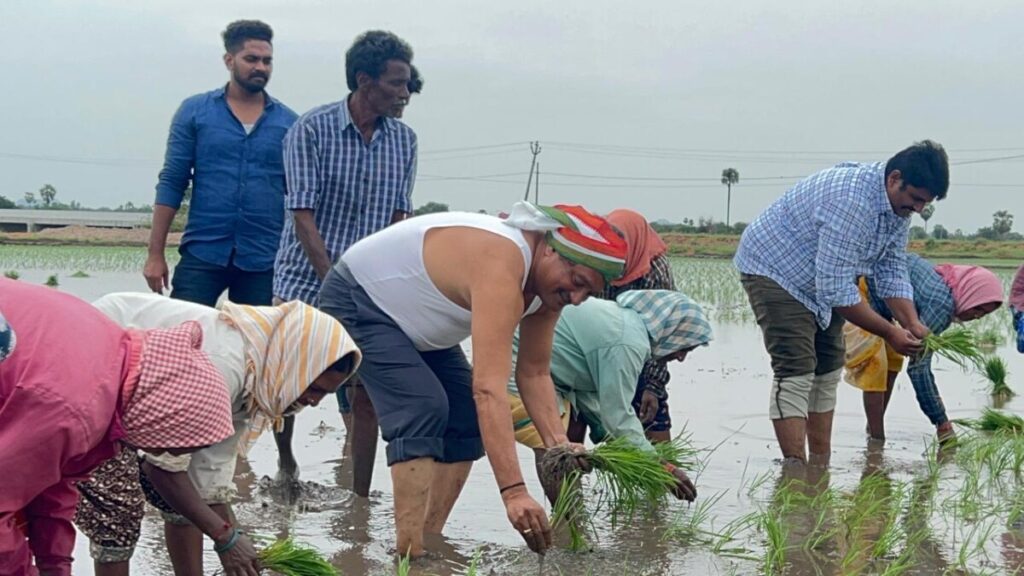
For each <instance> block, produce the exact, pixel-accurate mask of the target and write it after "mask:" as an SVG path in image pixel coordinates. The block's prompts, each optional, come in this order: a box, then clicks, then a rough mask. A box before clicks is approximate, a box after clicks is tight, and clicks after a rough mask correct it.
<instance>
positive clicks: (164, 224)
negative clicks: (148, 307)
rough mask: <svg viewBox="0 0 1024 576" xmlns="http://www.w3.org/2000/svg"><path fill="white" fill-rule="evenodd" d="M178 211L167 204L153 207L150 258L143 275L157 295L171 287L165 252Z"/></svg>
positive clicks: (147, 260) (147, 259)
mask: <svg viewBox="0 0 1024 576" xmlns="http://www.w3.org/2000/svg"><path fill="white" fill-rule="evenodd" d="M177 213H178V209H177V208H174V207H173V206H167V205H165V204H156V205H154V206H153V227H152V228H151V229H150V231H149V256H148V257H147V258H146V266H145V268H143V270H142V275H143V276H145V278H146V284H148V285H149V289H150V290H152V291H153V292H156V293H157V294H163V290H164V288H167V287H168V285H169V282H168V279H169V277H170V272H169V271H168V269H167V259H166V258H165V257H164V252H165V251H166V250H167V233H168V232H170V230H171V223H172V222H174V216H175V214H177Z"/></svg>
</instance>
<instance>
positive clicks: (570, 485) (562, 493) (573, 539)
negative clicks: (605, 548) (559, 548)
mask: <svg viewBox="0 0 1024 576" xmlns="http://www.w3.org/2000/svg"><path fill="white" fill-rule="evenodd" d="M582 475H583V474H582V473H581V472H580V471H579V470H578V469H576V470H572V471H570V472H568V473H567V474H565V476H563V477H562V485H561V487H560V488H559V491H558V499H557V500H556V501H555V507H554V509H553V510H552V511H551V525H552V527H553V528H555V529H557V528H558V527H560V526H565V527H566V530H567V531H568V532H569V550H572V551H573V552H583V551H585V550H588V549H589V548H590V544H589V543H588V542H587V537H586V534H585V523H586V513H587V511H586V507H585V503H584V501H583V490H582V488H581V477H582Z"/></svg>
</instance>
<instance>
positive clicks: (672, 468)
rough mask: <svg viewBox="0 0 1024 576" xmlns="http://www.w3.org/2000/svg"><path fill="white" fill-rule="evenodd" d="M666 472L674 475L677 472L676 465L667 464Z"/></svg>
mask: <svg viewBox="0 0 1024 576" xmlns="http://www.w3.org/2000/svg"><path fill="white" fill-rule="evenodd" d="M665 471H666V472H668V473H669V474H672V473H674V472H675V471H676V465H675V464H673V463H671V462H665Z"/></svg>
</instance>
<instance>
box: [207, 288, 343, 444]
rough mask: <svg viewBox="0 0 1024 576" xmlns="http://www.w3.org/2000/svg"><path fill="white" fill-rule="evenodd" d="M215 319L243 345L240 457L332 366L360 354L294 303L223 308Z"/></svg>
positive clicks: (336, 327)
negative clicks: (244, 427)
mask: <svg viewBox="0 0 1024 576" xmlns="http://www.w3.org/2000/svg"><path fill="white" fill-rule="evenodd" d="M221 316H222V317H223V318H224V319H225V320H227V321H228V322H229V323H231V324H232V325H233V326H235V327H236V328H238V330H239V331H240V332H241V333H242V338H243V339H244V340H245V345H246V354H245V358H246V369H245V388H246V391H247V392H248V393H249V412H250V416H251V418H250V420H249V432H248V433H247V434H246V436H245V437H243V438H242V441H241V442H240V443H239V452H241V453H243V454H245V453H246V452H248V451H249V449H250V448H251V447H252V444H253V443H254V442H255V441H256V439H257V438H259V436H260V434H261V433H263V431H264V430H265V429H266V428H267V427H269V426H271V425H273V426H274V429H275V430H280V429H281V427H282V426H283V425H284V415H285V413H286V412H288V410H289V408H291V407H292V405H293V404H294V403H295V401H296V400H298V399H299V396H302V393H303V392H305V391H306V389H307V388H309V386H310V384H312V383H313V381H314V380H316V378H317V377H318V376H320V374H322V373H323V372H324V371H325V370H327V369H328V368H330V367H331V365H332V364H334V363H335V362H337V361H338V360H341V359H342V358H344V357H345V356H348V355H350V354H351V355H352V369H351V372H350V373H349V374H347V375H346V376H345V379H346V380H347V379H348V378H350V377H351V375H352V373H354V372H355V371H356V369H357V368H358V367H359V363H360V362H361V361H362V354H361V353H360V352H359V348H357V347H356V345H355V342H353V341H352V338H351V337H350V336H349V335H348V333H347V332H346V331H345V329H344V328H343V327H342V325H341V323H340V322H338V321H337V320H335V319H334V318H332V317H331V316H329V315H327V314H324V313H323V312H320V311H319V310H317V309H316V308H313V307H312V306H309V305H308V304H304V303H302V302H299V301H293V302H286V303H284V304H280V305H278V306H242V305H239V304H232V303H231V302H225V303H224V306H223V308H222V309H221Z"/></svg>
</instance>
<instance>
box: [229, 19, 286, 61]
mask: <svg viewBox="0 0 1024 576" xmlns="http://www.w3.org/2000/svg"><path fill="white" fill-rule="evenodd" d="M220 36H221V38H223V39H224V49H225V50H227V51H228V52H229V53H231V54H235V53H236V52H238V51H239V50H241V49H242V47H244V46H245V41H246V40H262V41H264V42H266V43H268V44H273V40H274V30H273V29H271V28H270V26H269V25H268V24H266V23H265V22H260V21H259V20H235V21H234V22H232V23H231V24H228V27H227V28H225V29H224V31H223V32H221V33H220Z"/></svg>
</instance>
